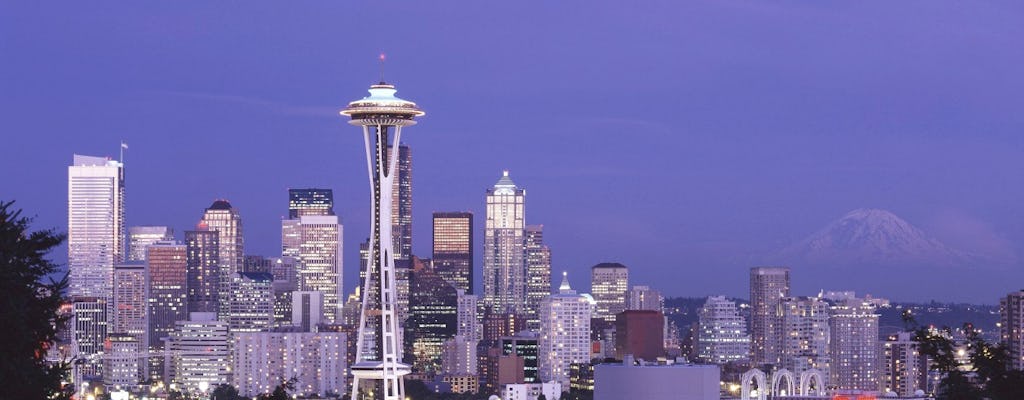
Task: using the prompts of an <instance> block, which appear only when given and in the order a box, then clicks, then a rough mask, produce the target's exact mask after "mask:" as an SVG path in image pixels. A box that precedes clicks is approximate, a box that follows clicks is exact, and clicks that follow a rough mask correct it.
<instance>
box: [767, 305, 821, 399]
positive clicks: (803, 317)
mask: <svg viewBox="0 0 1024 400" xmlns="http://www.w3.org/2000/svg"><path fill="white" fill-rule="evenodd" d="M779 312H780V315H779V331H780V332H781V333H782V334H781V335H779V367H780V368H786V369H788V370H789V371H790V372H792V373H794V374H797V375H800V373H801V372H804V371H807V370H809V369H816V370H818V371H821V374H822V377H824V378H825V379H826V380H827V379H828V376H829V365H830V364H831V363H830V360H831V359H830V357H829V349H828V344H829V335H830V332H829V305H828V303H827V302H825V300H824V299H821V298H818V297H784V298H782V299H780V300H779ZM823 384H827V382H823Z"/></svg>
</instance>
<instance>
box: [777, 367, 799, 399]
mask: <svg viewBox="0 0 1024 400" xmlns="http://www.w3.org/2000/svg"><path fill="white" fill-rule="evenodd" d="M783 380H785V381H786V386H784V387H781V388H780V387H779V386H780V385H781V384H782V381H783ZM795 381H796V377H795V376H793V373H792V372H789V370H788V369H785V368H783V369H780V370H778V371H775V372H774V373H772V395H773V396H794V395H796V391H794V390H793V389H794V388H795V387H796V382H795ZM779 389H785V390H779Z"/></svg>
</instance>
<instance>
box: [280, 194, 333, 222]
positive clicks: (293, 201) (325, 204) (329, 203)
mask: <svg viewBox="0 0 1024 400" xmlns="http://www.w3.org/2000/svg"><path fill="white" fill-rule="evenodd" d="M303 215H334V191H333V190H331V189H314V188H310V189H288V219H296V218H299V217H301V216H303Z"/></svg>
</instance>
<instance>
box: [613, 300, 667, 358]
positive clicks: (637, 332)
mask: <svg viewBox="0 0 1024 400" xmlns="http://www.w3.org/2000/svg"><path fill="white" fill-rule="evenodd" d="M664 335H665V315H664V314H662V313H661V311H651V310H626V311H623V312H620V313H619V315H617V316H616V318H615V359H617V360H622V359H624V358H625V357H626V355H627V354H632V355H633V356H634V357H636V358H642V359H644V360H652V361H653V360H655V359H657V358H658V357H664V356H665V336H664Z"/></svg>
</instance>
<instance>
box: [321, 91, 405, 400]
mask: <svg viewBox="0 0 1024 400" xmlns="http://www.w3.org/2000/svg"><path fill="white" fill-rule="evenodd" d="M395 92H396V90H395V87H394V85H389V84H386V83H383V82H382V83H380V84H376V85H373V86H371V87H370V96H369V97H364V98H363V99H361V100H356V101H353V102H350V103H349V105H348V107H346V108H345V109H344V110H342V111H341V114H342V115H345V116H349V117H351V120H350V121H349V123H350V124H352V125H356V126H361V127H362V128H363V129H362V130H363V139H364V142H365V145H366V167H367V169H368V171H367V172H368V173H369V175H370V184H371V186H372V191H371V194H372V197H371V198H372V201H371V210H372V211H371V212H372V216H373V218H372V221H373V224H372V226H373V233H372V235H371V236H370V244H369V246H368V248H367V250H368V251H367V252H368V256H369V262H368V263H367V267H366V279H364V287H363V296H364V297H363V302H362V312H361V313H360V322H359V327H358V330H359V333H358V334H357V344H356V349H357V350H356V362H355V363H354V364H353V365H352V368H351V369H352V375H353V379H352V381H353V382H352V396H351V397H352V399H353V400H356V399H361V398H363V397H362V396H363V395H364V394H366V390H361V389H370V391H372V392H376V393H377V395H376V396H373V397H374V398H380V399H384V400H400V399H404V398H405V384H404V381H403V376H405V375H406V374H408V373H409V372H410V368H409V366H408V365H406V364H403V363H402V362H401V360H400V358H399V356H400V351H401V349H402V347H401V340H400V336H401V334H402V332H401V330H400V323H399V321H398V317H397V315H396V310H395V307H396V303H397V299H396V297H397V290H396V276H395V255H396V252H395V250H394V239H393V236H392V228H393V226H392V221H393V219H392V214H393V201H394V192H393V191H394V185H395V174H396V169H397V167H396V164H397V163H398V159H399V158H400V157H399V153H400V151H398V150H400V149H399V148H395V147H392V150H393V151H388V148H389V146H388V145H389V139H390V138H389V133H390V132H394V143H393V144H391V146H395V145H397V144H398V143H401V135H402V128H403V127H406V126H411V125H414V124H415V123H416V122H415V121H414V120H413V119H414V118H415V117H418V116H421V115H423V114H424V113H423V111H421V110H420V109H419V108H418V107H416V104H415V103H413V102H410V101H406V100H402V99H399V98H397V97H395ZM398 183H399V184H401V181H400V180H399V182H398ZM410 206H411V204H410ZM371 288H372V290H371ZM360 381H364V382H367V383H369V382H374V384H373V385H371V386H372V387H371V388H360V384H359V383H360ZM376 381H380V384H376Z"/></svg>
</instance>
